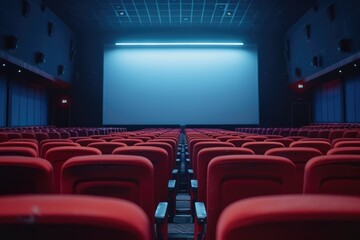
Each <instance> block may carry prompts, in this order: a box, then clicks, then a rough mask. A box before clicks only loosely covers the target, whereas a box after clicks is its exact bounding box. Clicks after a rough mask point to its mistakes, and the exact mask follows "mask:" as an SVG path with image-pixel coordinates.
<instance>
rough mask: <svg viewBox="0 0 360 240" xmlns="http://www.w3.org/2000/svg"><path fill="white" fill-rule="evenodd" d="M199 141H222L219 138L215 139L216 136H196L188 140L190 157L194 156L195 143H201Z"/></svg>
mask: <svg viewBox="0 0 360 240" xmlns="http://www.w3.org/2000/svg"><path fill="white" fill-rule="evenodd" d="M199 142H221V141H220V140H218V139H215V138H211V137H200V138H194V139H190V140H188V146H189V156H190V158H192V157H193V151H194V146H195V144H196V143H199ZM190 160H191V159H190Z"/></svg>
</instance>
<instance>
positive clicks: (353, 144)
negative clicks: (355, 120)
mask: <svg viewBox="0 0 360 240" xmlns="http://www.w3.org/2000/svg"><path fill="white" fill-rule="evenodd" d="M338 147H360V139H358V140H355V139H354V140H352V141H346V140H345V141H339V142H337V143H335V144H334V148H338Z"/></svg>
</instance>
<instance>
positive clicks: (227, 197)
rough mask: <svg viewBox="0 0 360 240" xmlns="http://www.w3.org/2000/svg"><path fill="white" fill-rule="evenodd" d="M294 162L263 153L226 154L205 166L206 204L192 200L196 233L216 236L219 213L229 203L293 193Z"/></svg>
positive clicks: (208, 237) (211, 237) (212, 237)
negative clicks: (206, 171)
mask: <svg viewBox="0 0 360 240" xmlns="http://www.w3.org/2000/svg"><path fill="white" fill-rule="evenodd" d="M295 176H296V166H295V164H294V163H293V162H291V161H290V160H289V159H287V158H283V157H277V156H263V155H228V156H219V157H216V158H214V159H212V160H211V161H210V163H209V166H208V175H207V193H206V194H207V196H206V215H207V225H206V230H205V224H204V222H205V219H204V213H205V206H204V205H203V204H202V203H200V202H197V203H195V213H196V214H195V220H194V222H195V228H194V229H195V233H194V234H195V235H194V236H199V235H200V236H202V235H204V234H205V232H206V236H205V239H206V240H213V239H215V229H216V225H217V222H218V218H219V216H220V213H221V212H222V211H223V210H224V209H225V208H226V207H227V206H228V205H229V204H231V203H233V202H235V201H237V200H240V199H244V198H249V197H255V196H264V195H279V194H291V193H294V189H295V188H294V186H295Z"/></svg>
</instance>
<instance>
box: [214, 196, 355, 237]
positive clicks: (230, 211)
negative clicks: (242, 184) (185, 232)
mask: <svg viewBox="0 0 360 240" xmlns="http://www.w3.org/2000/svg"><path fill="white" fill-rule="evenodd" d="M359 224H360V198H355V197H343V196H330V195H324V196H319V195H289V196H271V197H269V196H268V197H256V198H251V199H246V200H242V201H238V202H236V203H234V204H231V206H229V207H227V208H226V209H225V210H224V211H223V212H222V214H221V216H220V218H219V223H218V225H217V229H216V239H217V240H238V239H251V240H263V239H270V240H288V239H292V240H304V239H317V240H338V239H344V240H352V239H360V228H359V226H360V225H359Z"/></svg>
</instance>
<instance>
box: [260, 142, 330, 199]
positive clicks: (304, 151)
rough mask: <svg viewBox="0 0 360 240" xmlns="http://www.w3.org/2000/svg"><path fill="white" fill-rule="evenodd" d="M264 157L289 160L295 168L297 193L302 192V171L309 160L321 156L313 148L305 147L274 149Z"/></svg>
mask: <svg viewBox="0 0 360 240" xmlns="http://www.w3.org/2000/svg"><path fill="white" fill-rule="evenodd" d="M265 155H268V156H278V157H285V158H288V159H290V160H291V161H292V162H293V163H294V164H295V166H296V183H295V185H296V186H295V189H296V192H297V193H302V192H303V187H304V186H303V185H304V169H305V165H306V163H307V162H308V161H310V159H312V158H314V157H318V156H322V155H323V154H322V153H321V152H320V151H319V150H317V149H315V148H306V147H289V148H274V149H270V150H268V151H266V153H265Z"/></svg>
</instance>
